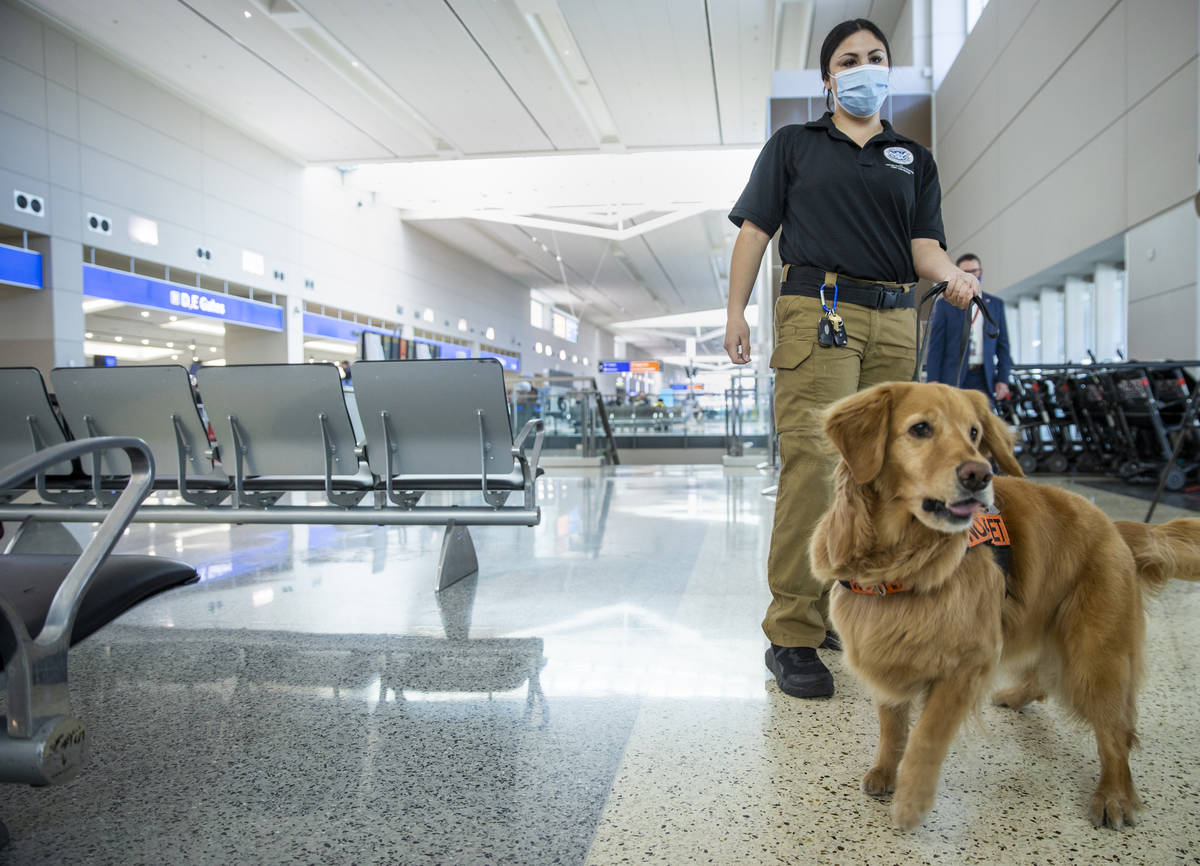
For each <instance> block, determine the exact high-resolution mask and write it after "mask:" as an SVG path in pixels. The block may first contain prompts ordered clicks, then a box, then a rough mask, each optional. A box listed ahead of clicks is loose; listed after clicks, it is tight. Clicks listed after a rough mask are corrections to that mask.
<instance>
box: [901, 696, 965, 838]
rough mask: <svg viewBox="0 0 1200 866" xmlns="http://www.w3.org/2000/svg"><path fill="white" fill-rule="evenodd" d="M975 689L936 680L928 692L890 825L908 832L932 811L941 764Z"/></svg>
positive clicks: (904, 764)
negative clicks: (892, 824)
mask: <svg viewBox="0 0 1200 866" xmlns="http://www.w3.org/2000/svg"><path fill="white" fill-rule="evenodd" d="M977 689H978V685H977V683H976V682H971V681H969V680H967V679H965V678H959V677H955V678H952V679H946V680H938V681H936V682H935V683H934V684H933V685H932V686H931V687H930V689H929V696H928V698H927V699H926V701H925V709H924V710H923V711H922V713H921V718H920V719H918V720H917V724H916V726H915V727H914V728H913V730H912V734H911V735H910V736H909V738H908V748H907V749H905V751H904V759H903V760H902V761H901V762H900V769H899V773H898V778H897V781H896V797H895V799H894V800H893V801H892V823H894V824H895V825H896V827H897V828H899V829H901V830H911V829H913V828H914V827H916V826H917V825H918V824H920V823H921V819H922V818H924V817H925V815H926V813H928V812H929V810H930V809H932V808H933V799H934V795H935V794H937V784H938V777H939V776H940V775H941V771H942V761H944V760H945V758H946V751H947V750H948V749H949V748H950V742H951V740H953V739H954V735H955V733H957V731H958V726H959V725H960V724H962V720H963V718H964V717H965V716H966V714H967V711H968V710H969V709H970V708H971V705H972V702H973V701H975V700H976V699H977Z"/></svg>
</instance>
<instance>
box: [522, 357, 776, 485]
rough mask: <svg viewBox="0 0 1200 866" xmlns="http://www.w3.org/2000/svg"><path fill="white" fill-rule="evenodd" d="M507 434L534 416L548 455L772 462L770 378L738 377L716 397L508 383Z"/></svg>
mask: <svg viewBox="0 0 1200 866" xmlns="http://www.w3.org/2000/svg"><path fill="white" fill-rule="evenodd" d="M509 400H510V402H511V405H512V407H513V427H514V431H515V430H519V429H520V428H521V427H522V426H523V425H524V424H525V423H526V422H527V421H528V420H529V419H530V418H541V419H542V422H543V424H544V426H545V431H546V443H545V448H546V450H548V451H551V452H555V451H564V450H565V451H573V452H575V453H579V454H581V455H582V456H585V457H591V456H596V455H610V459H609V462H611V463H616V462H619V459H616V457H617V454H619V451H620V450H621V449H627V448H641V447H645V448H664V447H674V448H708V449H714V448H715V449H723V450H724V453H726V454H729V455H732V456H744V455H747V454H761V455H766V458H767V459H769V460H770V461H771V462H774V450H775V449H774V423H773V417H772V416H773V410H772V406H773V404H772V377H770V376H767V377H759V376H755V375H739V376H734V377H732V378H731V379H730V383H729V387H728V388H726V389H725V391H724V392H723V393H720V392H715V391H705V392H696V391H691V392H688V391H678V390H671V391H668V390H666V389H664V391H662V392H660V393H659V394H658V395H655V396H646V395H635V396H629V395H626V394H614V393H603V392H602V391H600V390H599V388H597V387H596V382H595V380H594V379H592V378H587V377H584V378H569V377H532V378H528V379H519V380H517V379H514V380H512V381H510V382H509Z"/></svg>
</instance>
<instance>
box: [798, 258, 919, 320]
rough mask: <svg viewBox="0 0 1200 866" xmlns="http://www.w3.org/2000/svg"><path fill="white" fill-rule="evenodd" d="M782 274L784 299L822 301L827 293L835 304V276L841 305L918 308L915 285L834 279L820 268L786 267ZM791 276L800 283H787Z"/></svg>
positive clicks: (889, 308)
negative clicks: (793, 297) (789, 296)
mask: <svg viewBox="0 0 1200 866" xmlns="http://www.w3.org/2000/svg"><path fill="white" fill-rule="evenodd" d="M783 274H784V281H783V282H782V283H780V285H779V294H781V295H799V296H801V297H804V298H819V297H821V290H822V289H825V301H826V303H832V302H833V296H832V294H831V290H832V289H833V284H832V283H833V281H832V279H831V278H832V277H835V276H836V282H837V288H838V296H837V299H838V303H839V304H840V303H842V302H845V303H847V304H854V305H856V306H859V307H866V308H867V309H870V310H907V309H912V308H913V307H915V306H916V293H915V292H912V291H909V289H911V288H912V286H913V285H915V284H909V285H904V284H901V283H871V282H864V281H862V280H854V279H851V278H850V277H846V276H842V275H841V274H837V275H834V274H832V273H828V272H826V271H823V270H821V269H820V268H812V267H798V266H796V265H787V266H786V267H784V270H783ZM791 276H797V277H799V279H787V278H788V277H791Z"/></svg>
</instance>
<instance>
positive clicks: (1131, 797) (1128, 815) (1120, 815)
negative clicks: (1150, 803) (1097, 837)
mask: <svg viewBox="0 0 1200 866" xmlns="http://www.w3.org/2000/svg"><path fill="white" fill-rule="evenodd" d="M1140 808H1142V802H1141V801H1140V800H1139V799H1138V798H1137V795H1136V794H1131V793H1129V792H1125V791H1101V790H1099V789H1097V790H1096V793H1094V794H1092V802H1091V805H1090V806H1089V807H1088V817H1089V818H1091V819H1092V826H1093V827H1108V828H1109V829H1110V830H1123V829H1125V828H1126V827H1132V826H1133V825H1134V824H1136V823H1137V814H1136V813H1137V810H1138V809H1140Z"/></svg>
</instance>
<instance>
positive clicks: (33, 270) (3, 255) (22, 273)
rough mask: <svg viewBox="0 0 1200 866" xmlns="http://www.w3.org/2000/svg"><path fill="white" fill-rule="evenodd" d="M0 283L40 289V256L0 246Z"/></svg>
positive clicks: (36, 253)
mask: <svg viewBox="0 0 1200 866" xmlns="http://www.w3.org/2000/svg"><path fill="white" fill-rule="evenodd" d="M0 283H10V284H12V285H14V286H21V287H23V288H26V289H40V288H42V254H41V253H39V252H35V251H34V250H25V249H21V248H20V247H9V246H5V245H4V244H0Z"/></svg>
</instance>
